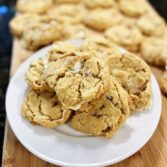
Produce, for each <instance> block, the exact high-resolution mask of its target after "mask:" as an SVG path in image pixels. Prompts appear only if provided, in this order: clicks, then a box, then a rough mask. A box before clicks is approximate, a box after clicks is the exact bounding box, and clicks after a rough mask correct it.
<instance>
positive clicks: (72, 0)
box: [54, 0, 80, 4]
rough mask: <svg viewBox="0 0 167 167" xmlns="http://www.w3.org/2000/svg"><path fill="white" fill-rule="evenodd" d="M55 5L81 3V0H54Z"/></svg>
mask: <svg viewBox="0 0 167 167" xmlns="http://www.w3.org/2000/svg"><path fill="white" fill-rule="evenodd" d="M54 2H55V3H74V4H75V3H79V2H80V0H54Z"/></svg>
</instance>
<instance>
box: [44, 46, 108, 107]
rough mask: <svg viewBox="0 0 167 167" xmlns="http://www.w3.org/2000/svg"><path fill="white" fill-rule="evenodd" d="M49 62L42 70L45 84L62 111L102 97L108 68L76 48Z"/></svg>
mask: <svg viewBox="0 0 167 167" xmlns="http://www.w3.org/2000/svg"><path fill="white" fill-rule="evenodd" d="M62 54H66V55H68V56H65V57H64V56H60V57H64V58H61V59H57V60H56V61H51V62H50V63H49V64H48V67H47V68H46V70H45V71H44V75H45V78H46V81H47V83H48V84H49V86H50V87H51V88H53V89H54V90H55V92H56V93H57V96H58V99H59V101H60V102H61V103H62V105H63V106H64V107H66V108H69V109H73V110H78V109H79V108H80V107H81V105H82V104H84V103H88V102H90V101H92V100H94V99H97V98H99V97H100V96H102V95H103V94H104V93H105V92H106V91H107V89H108V87H109V82H108V76H109V71H108V68H107V67H106V66H105V64H103V63H102V62H101V61H99V60H98V59H97V58H95V56H91V54H89V52H87V51H80V50H79V49H78V50H77V51H75V52H73V53H71V52H67V53H62Z"/></svg>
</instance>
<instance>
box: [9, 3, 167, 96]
mask: <svg viewBox="0 0 167 167" xmlns="http://www.w3.org/2000/svg"><path fill="white" fill-rule="evenodd" d="M16 9H17V12H18V14H17V15H16V16H15V17H14V18H13V19H12V21H11V22H10V28H11V32H12V33H13V35H14V36H15V37H17V38H19V39H20V41H21V44H22V46H23V47H24V48H25V49H28V50H37V49H39V48H41V47H43V46H46V45H48V44H50V43H53V42H55V41H59V40H67V39H72V38H75V39H85V38H87V37H90V36H94V35H101V36H103V37H105V38H107V39H108V40H109V41H110V42H114V43H116V44H117V45H119V46H121V47H123V48H126V49H127V50H128V51H130V52H133V53H135V54H137V55H139V56H140V57H142V58H143V59H144V60H145V61H146V62H147V63H149V64H152V65H155V66H157V67H160V68H162V69H165V67H166V66H167V49H166V48H167V45H166V39H165V38H166V37H165V36H164V33H165V30H166V23H165V21H164V19H163V18H161V17H160V16H159V15H158V14H156V13H155V12H154V11H153V10H152V9H150V7H149V6H148V5H147V2H145V0H35V1H34V0H28V1H27V0H18V1H17V6H16ZM161 86H162V91H163V92H164V93H165V94H167V73H165V74H164V75H163V77H162V81H161Z"/></svg>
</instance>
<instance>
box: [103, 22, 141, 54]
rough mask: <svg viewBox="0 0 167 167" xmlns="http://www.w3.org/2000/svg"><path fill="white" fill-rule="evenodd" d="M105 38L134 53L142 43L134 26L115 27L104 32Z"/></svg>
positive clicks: (139, 34)
mask: <svg viewBox="0 0 167 167" xmlns="http://www.w3.org/2000/svg"><path fill="white" fill-rule="evenodd" d="M105 36H106V37H107V38H108V39H110V40H111V41H112V42H114V43H116V44H118V45H120V46H122V47H125V48H126V49H127V50H129V51H132V52H135V51H138V50H139V47H140V44H141V42H142V37H143V36H142V34H141V32H140V31H139V30H138V29H137V28H136V27H134V26H125V25H120V26H115V27H111V28H109V29H107V30H106V31H105Z"/></svg>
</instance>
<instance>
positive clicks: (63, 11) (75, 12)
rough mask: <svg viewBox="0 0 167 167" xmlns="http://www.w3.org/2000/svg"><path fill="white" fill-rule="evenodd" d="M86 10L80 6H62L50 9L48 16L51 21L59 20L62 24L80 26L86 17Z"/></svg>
mask: <svg viewBox="0 0 167 167" xmlns="http://www.w3.org/2000/svg"><path fill="white" fill-rule="evenodd" d="M85 14H86V10H85V8H84V7H83V6H82V5H78V4H62V5H57V6H55V7H53V8H52V9H50V10H49V11H48V13H47V15H48V16H49V17H50V18H51V19H55V20H58V21H59V22H62V23H66V24H67V23H69V24H79V23H81V21H82V18H83V17H84V16H85Z"/></svg>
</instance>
